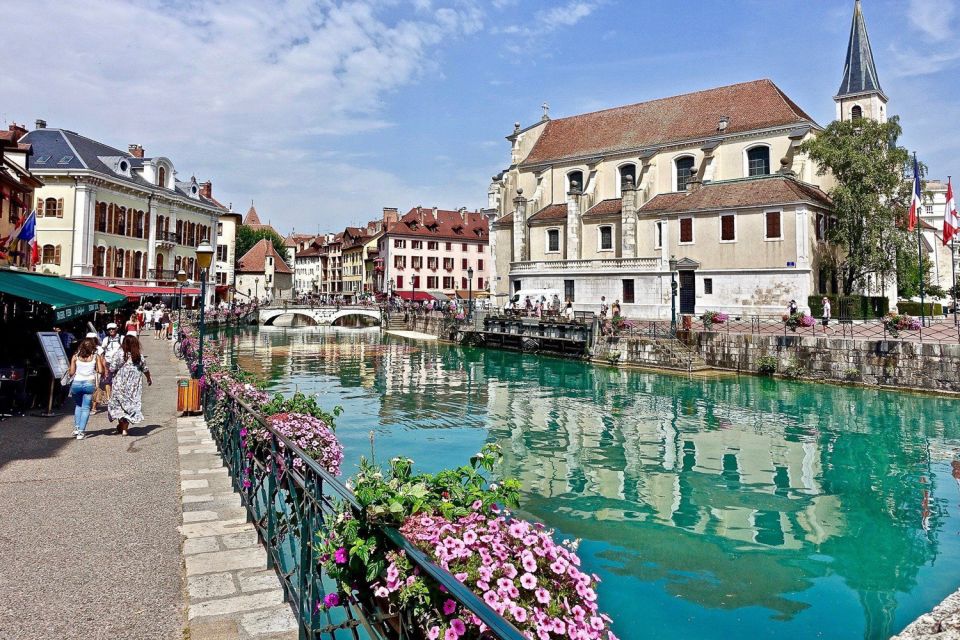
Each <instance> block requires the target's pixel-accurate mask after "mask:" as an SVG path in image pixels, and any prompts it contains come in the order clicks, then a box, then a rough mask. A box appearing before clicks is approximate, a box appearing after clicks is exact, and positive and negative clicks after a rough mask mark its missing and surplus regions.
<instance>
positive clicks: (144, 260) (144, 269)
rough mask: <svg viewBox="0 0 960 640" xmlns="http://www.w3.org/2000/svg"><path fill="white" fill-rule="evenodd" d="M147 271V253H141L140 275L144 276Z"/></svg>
mask: <svg viewBox="0 0 960 640" xmlns="http://www.w3.org/2000/svg"><path fill="white" fill-rule="evenodd" d="M147 273H148V272H147V254H143V256H142V257H141V258H140V277H141V278H146V277H147Z"/></svg>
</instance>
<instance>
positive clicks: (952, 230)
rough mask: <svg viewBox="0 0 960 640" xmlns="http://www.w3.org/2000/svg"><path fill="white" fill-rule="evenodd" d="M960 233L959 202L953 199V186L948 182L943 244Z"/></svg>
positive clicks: (948, 242) (944, 209) (944, 211)
mask: <svg viewBox="0 0 960 640" xmlns="http://www.w3.org/2000/svg"><path fill="white" fill-rule="evenodd" d="M958 231H960V216H958V215H957V201H956V199H955V198H954V197H953V184H952V183H951V181H950V180H947V206H945V207H944V208H943V244H950V240H951V239H952V238H953V236H954V235H956V233H957V232H958Z"/></svg>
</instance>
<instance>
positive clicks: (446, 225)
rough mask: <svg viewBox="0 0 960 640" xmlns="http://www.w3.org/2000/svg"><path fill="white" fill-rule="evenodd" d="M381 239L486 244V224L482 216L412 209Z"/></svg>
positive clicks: (488, 226) (392, 225) (487, 234)
mask: <svg viewBox="0 0 960 640" xmlns="http://www.w3.org/2000/svg"><path fill="white" fill-rule="evenodd" d="M384 235H401V236H407V237H411V236H412V237H416V238H426V239H429V240H434V239H436V240H456V241H458V242H465V241H474V242H476V241H480V242H487V241H488V240H489V238H490V223H489V222H488V220H487V217H486V216H484V215H483V214H482V213H476V212H471V211H465V212H464V213H463V214H462V215H461V213H460V211H449V210H446V209H436V210H435V209H425V208H423V207H414V208H413V209H410V211H408V212H407V213H406V214H405V215H403V216H402V217H401V218H400V219H399V220H398V221H397V222H394V223H392V224H390V225H389V227H388V228H387V230H386V233H385V234H384Z"/></svg>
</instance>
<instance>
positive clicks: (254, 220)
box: [243, 202, 261, 227]
mask: <svg viewBox="0 0 960 640" xmlns="http://www.w3.org/2000/svg"><path fill="white" fill-rule="evenodd" d="M243 224H245V225H247V226H248V227H252V226H254V225H259V224H261V223H260V216H258V215H257V210H256V208H255V207H254V206H253V203H252V202H251V203H250V210H249V211H247V217H246V218H244V219H243Z"/></svg>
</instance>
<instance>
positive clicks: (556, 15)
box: [495, 0, 602, 37]
mask: <svg viewBox="0 0 960 640" xmlns="http://www.w3.org/2000/svg"><path fill="white" fill-rule="evenodd" d="M601 4H602V0H568V1H567V2H565V3H563V4H561V5H557V6H553V7H551V8H549V9H545V10H540V11H537V12H536V13H534V14H533V16H531V17H530V19H529V20H528V21H527V22H525V23H523V24H516V23H514V24H509V25H506V26H504V27H501V28H499V29H496V30H495V32H496V33H501V34H504V35H519V36H524V37H530V36H536V35H541V36H542V35H546V34H549V33H553V32H554V31H557V30H558V29H562V28H565V27H572V26H575V25H576V24H577V23H578V22H580V21H581V20H583V19H584V18H586V17H587V16H589V15H590V14H591V13H593V12H594V11H595V10H596V9H597V7H599V6H600V5H601Z"/></svg>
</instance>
